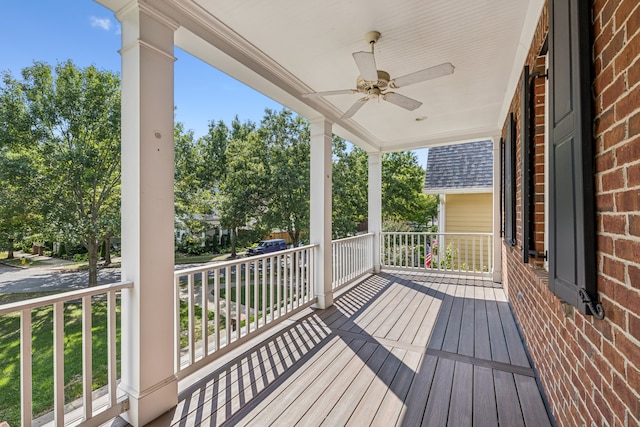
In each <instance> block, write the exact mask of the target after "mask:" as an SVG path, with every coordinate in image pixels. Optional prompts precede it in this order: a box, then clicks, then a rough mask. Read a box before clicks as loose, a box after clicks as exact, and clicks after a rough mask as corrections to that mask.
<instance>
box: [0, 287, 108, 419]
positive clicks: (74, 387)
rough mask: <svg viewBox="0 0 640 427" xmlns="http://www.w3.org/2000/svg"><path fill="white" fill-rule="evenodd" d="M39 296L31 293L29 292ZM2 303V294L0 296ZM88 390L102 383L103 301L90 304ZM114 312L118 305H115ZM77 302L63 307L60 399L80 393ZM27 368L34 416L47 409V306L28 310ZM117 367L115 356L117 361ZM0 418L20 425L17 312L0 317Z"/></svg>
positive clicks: (49, 342)
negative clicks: (29, 353)
mask: <svg viewBox="0 0 640 427" xmlns="http://www.w3.org/2000/svg"><path fill="white" fill-rule="evenodd" d="M36 296H43V295H42V294H39V295H31V297H32V298H33V297H36ZM3 299H4V300H5V302H7V298H3ZM92 306H93V310H92V329H93V344H92V345H93V354H92V363H93V379H92V381H93V389H94V390H95V389H97V388H99V387H102V386H104V385H106V384H107V327H106V321H107V304H106V302H101V301H94V303H93V304H92ZM117 311H118V314H119V312H120V304H119V303H118V306H117ZM81 314H82V304H81V303H80V302H72V303H67V304H65V306H64V323H65V326H64V329H65V337H64V347H65V348H64V356H65V359H64V378H65V384H66V385H65V403H68V402H70V401H73V400H75V399H77V398H78V397H80V396H81V395H82V316H81ZM31 321H32V337H33V340H32V346H33V351H32V354H33V356H32V358H33V360H32V369H33V414H34V417H38V416H40V415H42V414H44V413H47V412H49V411H51V410H52V408H53V307H44V308H41V309H37V310H33V311H32V315H31ZM117 328H118V334H117V343H116V345H117V348H118V354H120V333H119V331H120V316H118V317H117ZM117 368H118V372H120V361H119V360H118V362H117ZM0 396H2V398H1V399H0V420H2V421H7V422H8V423H9V425H12V426H14V425H16V426H17V425H20V316H19V315H18V314H12V315H7V316H0Z"/></svg>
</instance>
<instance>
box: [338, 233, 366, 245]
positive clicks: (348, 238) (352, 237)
mask: <svg viewBox="0 0 640 427" xmlns="http://www.w3.org/2000/svg"><path fill="white" fill-rule="evenodd" d="M373 235H374V234H373V233H366V234H358V235H357V236H350V237H344V238H342V239H335V240H332V241H331V243H340V242H346V241H347V240H356V239H364V238H366V237H371V236H373Z"/></svg>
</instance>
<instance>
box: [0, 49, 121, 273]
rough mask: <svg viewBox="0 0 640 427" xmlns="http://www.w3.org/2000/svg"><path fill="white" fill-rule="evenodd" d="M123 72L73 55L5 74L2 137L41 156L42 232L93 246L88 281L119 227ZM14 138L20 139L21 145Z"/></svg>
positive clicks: (40, 227)
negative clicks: (81, 64)
mask: <svg viewBox="0 0 640 427" xmlns="http://www.w3.org/2000/svg"><path fill="white" fill-rule="evenodd" d="M119 88H120V80H119V77H118V76H117V75H116V74H114V73H112V72H108V71H100V70H98V69H96V68H95V67H93V66H91V67H87V68H84V69H79V68H77V67H76V66H75V65H74V64H73V63H72V62H71V61H67V62H63V63H59V64H57V65H56V66H55V68H52V67H51V66H49V65H47V64H44V63H38V62H36V63H35V64H34V65H33V66H31V67H28V68H25V69H24V70H23V71H22V80H21V81H19V80H16V79H13V78H12V77H11V76H10V75H8V74H5V76H4V86H3V87H2V94H1V95H0V100H1V101H2V102H3V103H4V102H6V101H7V100H8V101H9V107H7V105H3V106H2V107H0V110H2V111H3V112H6V110H7V108H15V109H16V112H15V113H13V114H4V113H3V114H2V116H3V117H2V121H3V125H4V126H6V127H7V128H6V129H4V130H3V131H2V139H3V141H5V140H6V139H7V138H9V139H11V138H14V139H15V138H17V139H19V140H20V141H19V142H17V143H18V144H20V145H21V146H23V147H28V150H29V153H30V155H31V157H32V158H33V159H37V163H33V164H32V167H35V168H36V169H37V171H38V178H39V179H40V180H41V183H46V184H45V185H44V187H46V191H41V192H39V194H38V196H39V200H38V202H39V206H34V205H31V206H30V210H31V211H32V212H36V211H38V210H39V211H40V212H41V214H42V215H43V217H44V220H43V221H42V222H41V223H40V224H39V227H38V228H39V232H40V233H41V234H42V235H45V236H49V237H51V238H56V239H58V240H70V241H78V242H81V243H82V244H83V245H84V246H85V247H86V249H87V251H88V253H89V285H95V284H96V283H97V259H98V250H99V247H100V244H101V243H102V242H103V240H104V239H105V238H106V237H108V236H109V235H113V234H114V233H116V231H115V229H116V228H119V216H120V213H119V197H120V90H119ZM15 144H16V143H14V145H15Z"/></svg>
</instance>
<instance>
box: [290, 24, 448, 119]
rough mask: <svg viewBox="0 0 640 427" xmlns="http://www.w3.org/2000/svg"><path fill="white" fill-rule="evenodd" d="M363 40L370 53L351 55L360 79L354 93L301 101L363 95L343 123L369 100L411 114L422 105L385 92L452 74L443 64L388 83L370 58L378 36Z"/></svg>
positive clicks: (368, 35) (346, 91) (307, 95)
mask: <svg viewBox="0 0 640 427" xmlns="http://www.w3.org/2000/svg"><path fill="white" fill-rule="evenodd" d="M364 37H365V40H366V41H367V43H369V44H370V45H371V52H354V53H353V59H354V60H355V61H356V65H357V67H358V70H359V71H360V75H359V76H358V78H357V79H356V89H344V90H330V91H326V92H312V93H303V94H302V97H303V98H311V97H316V96H329V95H343V94H356V93H361V94H365V96H364V97H363V98H360V99H358V100H357V101H356V102H355V104H353V105H352V106H351V107H350V108H349V109H348V110H347V111H346V112H345V113H344V114H343V115H342V118H343V119H348V118H349V117H352V116H353V115H354V114H355V113H356V112H357V111H358V110H359V109H360V108H362V106H363V105H364V104H365V102H366V101H368V100H370V99H379V98H382V99H383V100H384V101H388V102H390V103H392V104H395V105H397V106H399V107H402V108H404V109H405V110H409V111H413V110H415V109H416V108H418V107H420V106H421V105H422V102H420V101H416V100H415V99H412V98H409V97H407V96H404V95H401V94H399V93H396V92H391V91H388V89H398V88H400V87H405V86H409V85H412V84H414V83H419V82H423V81H426V80H431V79H436V78H438V77H443V76H447V75H449V74H452V73H453V70H454V69H455V67H454V66H453V65H452V64H451V63H449V62H445V63H443V64H440V65H436V66H434V67H430V68H426V69H424V70H420V71H416V72H414V73H411V74H407V75H405V76H402V77H398V78H395V79H392V78H391V76H390V75H389V73H387V72H386V71H382V70H378V69H377V66H376V60H375V57H374V46H375V44H376V42H377V41H378V40H379V39H380V33H379V32H377V31H369V32H368V33H366V34H365V36H364Z"/></svg>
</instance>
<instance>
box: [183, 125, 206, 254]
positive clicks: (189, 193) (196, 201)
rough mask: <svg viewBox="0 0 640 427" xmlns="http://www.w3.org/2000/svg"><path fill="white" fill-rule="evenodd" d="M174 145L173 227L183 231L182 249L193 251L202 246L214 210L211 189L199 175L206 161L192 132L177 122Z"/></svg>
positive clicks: (198, 250)
mask: <svg viewBox="0 0 640 427" xmlns="http://www.w3.org/2000/svg"><path fill="white" fill-rule="evenodd" d="M174 147H175V153H174V158H175V169H174V178H175V184H174V198H175V203H174V206H175V217H176V224H175V227H176V230H180V231H182V232H184V233H185V235H184V236H183V237H182V240H181V241H182V242H184V243H185V244H188V247H189V250H188V251H186V252H189V253H194V252H195V253H197V252H201V251H202V248H203V247H204V239H203V237H202V235H203V233H205V232H207V231H209V229H210V228H211V226H210V225H209V224H210V223H209V221H208V220H209V219H210V216H211V214H212V212H213V209H214V188H213V187H212V186H211V185H209V182H207V181H203V180H202V178H201V177H202V176H203V175H204V174H202V172H201V169H202V168H203V165H205V164H206V162H205V160H204V159H203V151H202V150H200V149H199V146H198V144H197V143H196V142H195V141H194V137H193V131H191V130H189V131H185V130H184V125H183V124H182V123H179V122H178V123H176V124H175V127H174ZM183 249H184V248H183Z"/></svg>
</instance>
